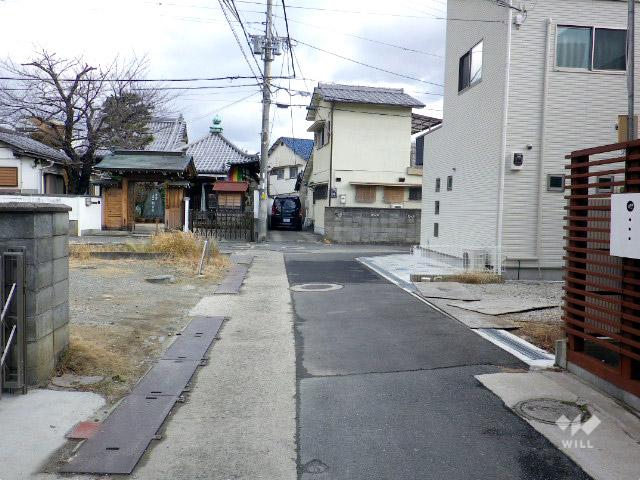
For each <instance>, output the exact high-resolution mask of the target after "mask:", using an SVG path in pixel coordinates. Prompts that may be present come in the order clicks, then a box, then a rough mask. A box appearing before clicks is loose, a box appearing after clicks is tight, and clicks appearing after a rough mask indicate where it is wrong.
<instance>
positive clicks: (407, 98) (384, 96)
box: [307, 83, 425, 120]
mask: <svg viewBox="0 0 640 480" xmlns="http://www.w3.org/2000/svg"><path fill="white" fill-rule="evenodd" d="M319 98H322V99H323V100H325V101H327V102H338V103H364V104H370V105H391V106H398V107H407V108H422V107H424V106H425V105H424V103H422V102H421V101H420V100H417V99H415V98H413V97H412V96H411V95H408V94H406V93H404V90H403V89H402V88H382V87H365V86H360V85H342V84H337V83H318V86H317V87H316V88H315V89H314V91H313V97H312V100H311V105H315V104H317V103H318V100H319ZM307 120H310V118H309V116H307Z"/></svg>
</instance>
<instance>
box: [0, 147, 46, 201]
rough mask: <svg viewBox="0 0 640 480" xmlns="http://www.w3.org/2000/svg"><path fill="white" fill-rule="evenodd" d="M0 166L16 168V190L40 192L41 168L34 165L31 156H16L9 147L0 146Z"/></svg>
mask: <svg viewBox="0 0 640 480" xmlns="http://www.w3.org/2000/svg"><path fill="white" fill-rule="evenodd" d="M0 167H17V168H18V190H22V191H27V192H28V193H42V168H41V167H40V166H34V159H33V158H30V157H21V158H16V157H15V156H14V155H13V151H11V150H10V149H9V148H3V147H0ZM10 190H15V189H10ZM0 192H2V188H0Z"/></svg>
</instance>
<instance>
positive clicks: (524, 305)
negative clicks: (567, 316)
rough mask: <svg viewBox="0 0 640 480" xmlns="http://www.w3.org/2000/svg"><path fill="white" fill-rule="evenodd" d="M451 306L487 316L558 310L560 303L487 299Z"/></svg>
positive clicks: (452, 303)
mask: <svg viewBox="0 0 640 480" xmlns="http://www.w3.org/2000/svg"><path fill="white" fill-rule="evenodd" d="M449 305H451V306H452V307H456V308H462V309H465V310H471V311H472V312H478V313H484V314H485V315H505V314H507V313H518V312H528V311H530V310H541V309H545V308H556V307H558V303H556V302H552V301H548V300H538V301H536V300H531V299H527V300H524V299H519V298H513V299H493V298H491V299H485V300H480V301H478V302H449Z"/></svg>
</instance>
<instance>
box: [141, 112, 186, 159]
mask: <svg viewBox="0 0 640 480" xmlns="http://www.w3.org/2000/svg"><path fill="white" fill-rule="evenodd" d="M147 127H148V128H149V132H150V133H151V134H152V135H153V140H152V141H151V143H149V145H147V146H146V147H145V150H152V151H156V152H158V151H165V152H171V151H179V150H182V149H184V147H186V145H187V122H186V121H185V119H184V118H183V117H182V115H176V116H158V117H154V118H153V119H152V120H151V121H150V122H149V123H148V125H147Z"/></svg>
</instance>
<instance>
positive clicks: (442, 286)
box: [414, 282, 481, 301]
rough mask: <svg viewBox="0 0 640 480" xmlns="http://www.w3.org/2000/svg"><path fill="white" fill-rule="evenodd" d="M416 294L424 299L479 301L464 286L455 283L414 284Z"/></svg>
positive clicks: (477, 297) (477, 296)
mask: <svg viewBox="0 0 640 480" xmlns="http://www.w3.org/2000/svg"><path fill="white" fill-rule="evenodd" d="M414 285H415V286H416V289H417V290H418V294H419V295H420V296H421V297H425V298H446V299H448V300H464V301H470V300H480V298H481V297H480V296H479V295H476V294H473V293H471V292H470V291H469V289H468V288H466V287H465V286H464V285H462V284H460V283H457V282H414Z"/></svg>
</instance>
